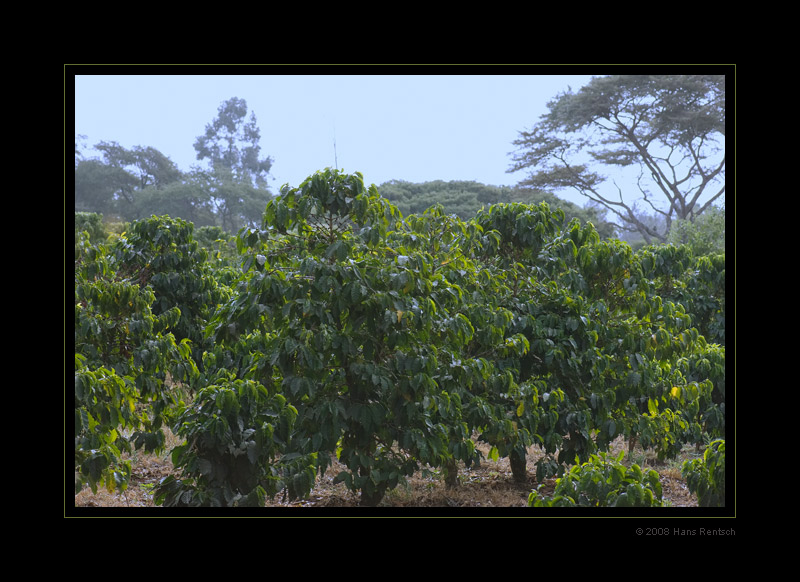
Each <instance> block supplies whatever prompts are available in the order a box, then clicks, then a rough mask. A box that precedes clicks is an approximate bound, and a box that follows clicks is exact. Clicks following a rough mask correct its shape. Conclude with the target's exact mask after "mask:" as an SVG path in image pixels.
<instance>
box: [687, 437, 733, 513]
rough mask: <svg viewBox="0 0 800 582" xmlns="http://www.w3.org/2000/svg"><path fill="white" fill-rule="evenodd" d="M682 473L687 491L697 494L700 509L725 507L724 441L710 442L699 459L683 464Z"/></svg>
mask: <svg viewBox="0 0 800 582" xmlns="http://www.w3.org/2000/svg"><path fill="white" fill-rule="evenodd" d="M682 472H683V476H684V478H685V479H686V484H687V486H688V487H689V491H691V492H692V493H696V494H697V499H698V501H699V503H700V506H701V507H723V506H724V505H725V441H724V440H722V439H718V440H715V441H713V442H711V443H710V444H709V445H708V448H707V449H706V450H705V452H704V453H703V457H702V458H701V459H692V460H690V461H686V462H684V464H683V469H682Z"/></svg>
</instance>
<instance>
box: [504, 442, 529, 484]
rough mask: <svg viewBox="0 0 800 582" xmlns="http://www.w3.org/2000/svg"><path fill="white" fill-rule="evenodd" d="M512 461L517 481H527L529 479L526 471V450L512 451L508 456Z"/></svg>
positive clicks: (515, 480)
mask: <svg viewBox="0 0 800 582" xmlns="http://www.w3.org/2000/svg"><path fill="white" fill-rule="evenodd" d="M508 460H509V462H510V463H511V474H512V475H513V477H514V482H515V483H520V484H521V483H526V482H527V481H528V473H527V471H526V464H527V458H526V455H525V452H524V451H523V452H521V453H520V452H519V451H517V449H514V450H512V451H511V454H510V455H509V456H508Z"/></svg>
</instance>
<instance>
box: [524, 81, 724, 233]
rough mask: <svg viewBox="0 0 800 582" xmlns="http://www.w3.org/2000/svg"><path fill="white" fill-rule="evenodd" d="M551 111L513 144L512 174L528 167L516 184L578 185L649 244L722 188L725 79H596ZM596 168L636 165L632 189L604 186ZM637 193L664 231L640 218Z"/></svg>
mask: <svg viewBox="0 0 800 582" xmlns="http://www.w3.org/2000/svg"><path fill="white" fill-rule="evenodd" d="M548 108H549V112H548V113H546V114H544V115H542V116H541V118H540V120H539V122H538V123H537V124H536V125H535V126H534V127H533V128H532V129H531V130H530V131H521V132H520V133H519V138H518V139H517V140H515V141H514V142H513V143H514V145H515V146H517V150H516V151H515V152H514V153H513V157H512V159H513V165H512V166H511V168H510V169H509V170H508V171H509V172H516V171H519V170H529V174H528V176H527V177H526V178H525V179H523V180H522V181H520V183H519V186H521V187H526V188H536V189H543V190H550V191H557V190H560V189H570V188H571V189H574V190H577V191H578V192H580V193H581V194H582V195H584V196H586V197H587V198H589V199H590V200H592V201H594V202H595V203H597V204H600V205H602V206H603V207H605V208H607V209H608V210H609V211H611V212H612V213H614V215H616V216H617V218H618V219H619V220H620V223H621V225H622V227H623V228H624V229H627V230H630V231H639V232H640V233H641V234H642V236H643V237H644V238H645V240H646V241H647V242H648V243H649V242H653V241H654V240H656V241H661V242H663V241H665V240H666V236H667V233H668V231H669V227H670V225H671V222H672V220H673V219H685V220H693V219H694V217H696V216H698V215H700V214H701V213H702V212H703V211H705V210H706V209H707V208H708V207H709V206H710V205H711V204H712V203H713V202H714V201H716V200H718V199H720V198H721V197H722V196H723V195H724V193H725V181H724V178H725V152H724V146H725V75H612V76H606V77H596V78H593V79H592V80H591V81H590V82H589V84H588V85H586V86H585V87H583V88H581V89H580V90H579V91H577V92H573V91H571V90H570V91H567V92H565V93H562V94H561V95H559V96H558V97H556V98H555V99H554V100H553V101H551V102H550V103H549V104H548ZM598 166H599V167H600V168H602V167H605V168H608V167H609V166H617V167H628V166H634V167H638V168H639V175H638V180H637V188H638V193H636V192H630V191H625V192H623V190H622V189H621V188H620V186H619V185H617V184H614V185H612V186H610V187H609V184H608V182H609V180H608V178H607V177H606V176H604V175H603V174H601V173H600V172H599V171H598ZM633 196H637V197H638V199H639V200H642V201H643V202H644V204H645V205H647V206H649V207H650V208H651V209H652V210H653V211H655V212H656V213H657V214H658V215H662V216H663V217H664V218H665V224H666V231H664V232H659V231H657V230H655V229H654V228H652V227H651V226H648V225H646V224H645V223H644V222H642V221H641V220H640V219H639V218H638V217H637V212H636V210H637V209H636V206H635V203H631V202H630V200H631V199H632V197H633Z"/></svg>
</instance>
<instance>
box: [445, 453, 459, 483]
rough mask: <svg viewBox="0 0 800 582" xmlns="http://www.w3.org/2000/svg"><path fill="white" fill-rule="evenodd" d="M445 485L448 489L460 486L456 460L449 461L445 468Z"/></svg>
mask: <svg viewBox="0 0 800 582" xmlns="http://www.w3.org/2000/svg"><path fill="white" fill-rule="evenodd" d="M444 483H445V485H446V486H447V487H456V486H458V464H457V461H456V460H455V459H449V460H448V461H447V463H446V464H445V466H444Z"/></svg>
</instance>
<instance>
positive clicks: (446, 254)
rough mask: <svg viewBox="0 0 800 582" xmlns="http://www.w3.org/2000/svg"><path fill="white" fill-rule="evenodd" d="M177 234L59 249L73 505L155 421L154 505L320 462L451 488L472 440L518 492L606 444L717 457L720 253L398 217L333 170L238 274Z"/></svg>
mask: <svg viewBox="0 0 800 582" xmlns="http://www.w3.org/2000/svg"><path fill="white" fill-rule="evenodd" d="M193 231H194V229H193V225H192V224H191V223H189V222H186V221H183V220H180V219H173V218H169V217H165V216H164V217H155V216H154V217H152V218H149V219H145V220H140V221H136V222H134V223H132V224H130V225H129V229H128V232H125V233H124V234H122V235H121V236H119V237H116V238H114V237H112V238H109V239H108V240H107V241H105V242H102V241H101V242H91V241H90V238H89V234H88V233H85V232H82V233H77V232H76V249H75V476H76V477H75V489H76V492H78V491H80V490H81V489H82V488H83V487H86V486H88V487H91V488H92V489H93V490H96V489H97V488H98V487H107V488H109V489H110V490H113V489H114V488H116V489H118V490H124V489H125V488H126V487H127V484H128V482H129V479H130V476H131V466H130V461H128V460H126V456H125V453H126V452H130V451H132V450H134V449H143V450H146V451H160V450H162V449H163V448H164V446H165V438H164V432H163V431H164V428H165V427H169V428H170V429H171V431H172V432H173V433H174V434H175V435H177V436H178V437H179V439H180V442H181V444H180V445H179V446H177V447H175V448H174V449H173V450H172V451H171V458H172V461H173V463H174V466H175V468H176V475H175V476H174V477H168V478H166V479H165V480H163V481H162V482H161V483H160V485H159V486H158V488H157V489H156V492H155V500H156V503H157V504H161V505H164V506H260V505H263V504H264V503H265V500H266V499H267V497H274V496H275V495H277V494H278V493H281V494H283V495H286V496H288V497H290V498H302V497H304V496H306V495H307V494H308V493H309V492H310V491H311V490H312V489H313V487H314V485H315V481H316V478H317V475H319V474H321V473H322V472H324V471H325V470H326V469H327V468H328V467H330V466H331V463H332V461H333V459H338V461H339V462H340V463H341V464H342V465H343V466H344V467H346V469H347V470H345V471H342V472H341V473H340V474H339V475H338V476H337V478H336V479H337V482H343V483H345V484H346V485H347V487H349V488H350V489H351V490H352V491H354V492H356V493H358V494H359V495H360V501H361V504H362V505H365V506H374V505H377V504H378V503H379V502H380V501H381V499H382V498H383V497H384V495H385V494H386V493H387V492H388V491H390V490H392V489H393V488H395V487H396V486H397V485H398V484H401V483H403V481H404V479H405V478H406V477H408V476H410V475H412V474H413V473H414V472H415V471H418V470H419V469H421V468H435V469H437V470H439V471H440V472H441V474H443V475H444V476H445V479H446V481H447V482H448V484H455V483H456V482H457V476H458V471H459V469H460V467H469V466H471V465H472V464H474V463H479V462H480V461H481V453H480V452H479V450H478V448H477V447H476V441H479V442H482V443H485V444H486V445H488V446H489V447H490V451H491V453H490V455H491V456H492V457H493V458H499V457H507V458H508V459H509V461H510V465H511V468H512V471H513V476H514V478H515V479H517V480H519V481H520V482H524V481H525V480H526V478H527V474H528V471H531V472H534V473H535V475H536V478H537V480H538V481H539V482H542V481H543V480H544V479H546V478H549V477H553V476H560V477H562V478H563V479H564V480H563V482H564V483H565V484H566V483H567V482H568V481H569V479H568V477H569V476H570V475H573V476H574V475H575V473H574V471H575V468H576V467H582V466H583V467H587V468H594V469H596V468H597V467H598V463H599V462H600V460H601V459H605V458H606V455H605V453H606V452H607V451H608V450H609V445H610V443H611V441H613V440H614V439H616V438H618V437H620V436H624V437H625V438H627V439H629V441H630V442H636V443H638V444H639V445H641V446H642V447H643V448H644V449H649V450H653V451H654V452H655V453H657V455H658V456H659V457H660V458H672V457H674V456H676V455H677V454H678V452H679V451H680V450H681V447H683V446H685V445H687V444H697V445H698V446H704V445H707V444H708V443H712V442H713V443H714V451H717V450H719V449H720V448H721V450H722V451H724V441H722V439H724V433H725V347H724V346H725V257H724V255H715V256H702V257H695V256H693V255H692V252H691V250H690V249H689V248H688V247H676V246H669V245H663V246H650V247H645V248H643V249H641V250H639V251H638V252H635V253H634V252H633V251H632V249H631V247H630V246H629V245H627V244H626V243H622V242H620V241H618V240H601V239H600V237H599V236H598V234H597V232H596V230H595V229H594V227H593V226H592V225H591V224H589V223H586V224H580V223H579V222H578V221H577V220H572V221H570V222H568V223H565V220H564V214H563V212H562V211H560V210H557V209H556V210H552V209H551V208H550V207H548V205H546V204H540V205H525V204H518V203H514V204H497V205H494V206H491V207H489V208H488V209H484V210H482V211H481V212H480V213H479V214H478V215H477V216H476V217H475V218H474V219H472V220H469V221H463V220H461V219H458V218H456V217H454V216H447V215H445V214H444V213H443V212H442V210H441V208H440V207H434V208H432V209H430V210H428V211H427V212H425V213H423V214H421V215H412V216H408V217H403V216H401V215H400V213H399V212H398V211H397V209H396V208H395V207H394V206H392V205H391V204H390V203H389V202H388V201H387V200H385V199H383V198H381V197H380V196H379V195H378V192H377V189H376V188H375V186H370V187H366V186H365V183H364V181H363V178H362V176H361V175H360V174H358V173H356V174H345V173H341V172H339V171H336V170H330V169H326V170H324V171H320V172H317V173H315V174H314V175H312V176H311V177H309V178H308V179H307V180H306V181H305V182H304V183H303V184H301V185H300V186H299V187H296V188H290V187H288V186H284V188H282V189H281V192H280V194H279V195H278V196H276V197H275V198H274V199H272V200H271V201H270V202H269V203H268V205H267V207H266V209H265V212H264V216H263V223H262V225H261V227H260V228H246V229H243V230H242V231H240V232H239V233H238V235H237V236H236V237H235V240H236V254H237V256H236V257H234V258H231V257H226V256H225V255H224V254H221V253H220V252H219V250H218V249H217V250H209V249H208V248H207V247H206V246H203V245H200V244H199V243H198V241H197V240H196V239H195V237H194V232H193ZM534 446H535V447H540V448H541V450H542V451H543V452H544V453H545V454H544V456H543V457H542V459H541V460H540V461H538V462H537V464H536V466H535V467H527V466H526V451H527V450H528V449H529V448H530V447H534ZM701 465H702V463H701ZM571 467H572V469H570V468H571ZM703 468H704V467H699V468H698V467H694V469H693V470H694V471H695V473H694V474H700V471H701V470H702V469H703ZM623 473H624V472H623ZM634 473H635V471H634ZM634 473H630V471H629V473H628V474H634ZM620 474H621V475H622V473H620ZM640 477H642V479H643V480H641V479H640V480H638V481H636V483H633V482H631V481H630V479H628V480H627V481H626V480H625V479H622V478H621V482H625V483H628V485H627V486H628V487H629V488H630V487H633V486H634V485H639V486H641V484H642V483H645V482H648V479H650V477H648V476H647V475H643V476H642V475H640ZM604 479H605V478H604ZM606 480H607V479H606ZM696 480H698V482H697V483H696V484H695V485H693V486H694V487H696V488H697V489H698V490H699V488H701V487H703V486H704V487H706V489H708V479H707V478H697V479H696ZM584 481H585V480H584ZM706 489H704V491H705V490H706ZM631 491H633V489H631ZM619 493H620V492H619V491H617V492H615V493H614V497H613V498H614V499H617V500H618V501H619V500H620V499H625V498H626V496H625V495H622V496H620V495H619ZM623 493H624V492H623ZM604 495H608V494H607V493H604ZM535 497H536V496H535V495H532V503H531V505H534V502H533V499H534V498H535ZM652 497H653V496H652V495H650V494H648V495H645V496H644V497H642V496H641V495H638V496H636V499H646V501H647V503H648V504H652V502H653V499H652ZM560 499H562V500H565V499H566V498H565V497H563V496H562V497H561V498H560ZM631 499H633V497H631V496H628V502H629V503H632V502H631ZM548 503H549V504H553V500H549V501H548ZM564 503H565V504H569V503H570V502H569V501H565V502H564ZM544 504H547V503H544ZM535 505H537V506H538V505H543V503H542V499H541V498H539V499H538V500H537V501H536V503H535ZM532 511H533V510H532Z"/></svg>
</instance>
